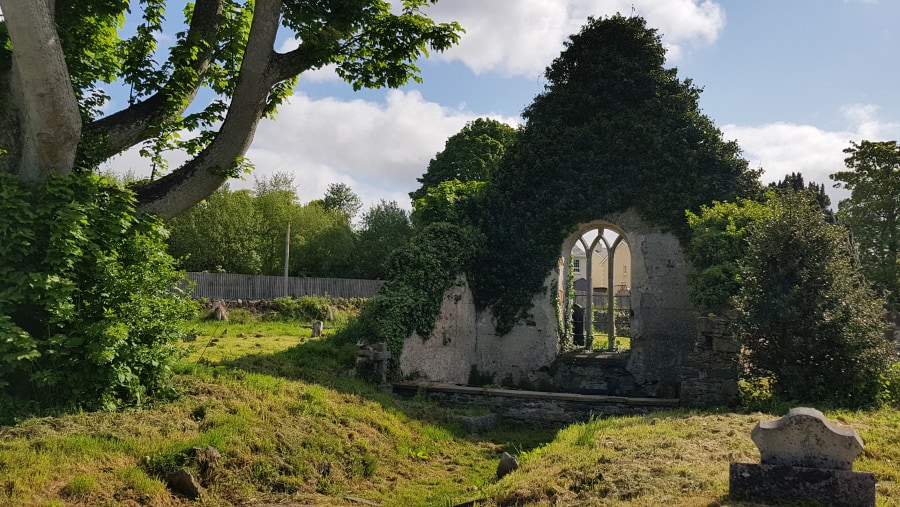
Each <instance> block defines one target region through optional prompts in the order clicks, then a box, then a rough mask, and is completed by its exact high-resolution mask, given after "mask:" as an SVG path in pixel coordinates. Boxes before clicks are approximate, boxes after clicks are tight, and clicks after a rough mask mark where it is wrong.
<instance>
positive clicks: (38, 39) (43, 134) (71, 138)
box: [0, 0, 81, 180]
mask: <svg viewBox="0 0 900 507" xmlns="http://www.w3.org/2000/svg"><path fill="white" fill-rule="evenodd" d="M0 9H2V10H3V13H4V17H5V20H6V26H7V29H8V30H9V38H10V40H11V42H12V46H13V61H12V72H11V74H10V78H9V79H10V88H11V95H12V96H11V97H10V104H12V107H11V108H10V109H7V110H6V111H4V113H6V114H4V118H3V123H9V122H14V123H15V124H16V125H15V127H16V128H17V130H18V135H17V136H16V137H17V138H18V140H19V142H18V143H16V144H17V145H18V146H11V148H12V149H11V150H10V153H9V154H7V155H6V156H9V157H11V158H12V159H11V160H8V161H5V162H6V164H4V165H5V166H6V167H7V168H13V170H14V172H17V173H18V175H19V177H20V178H22V179H25V180H40V179H44V178H46V177H48V176H50V175H51V174H61V175H65V174H69V173H70V172H72V166H73V164H74V162H75V153H76V150H77V148H78V142H79V140H80V139H81V115H80V113H79V111H78V101H77V99H76V97H75V92H74V91H73V90H72V81H71V79H69V70H68V68H67V67H66V61H65V57H64V55H63V50H62V46H61V45H60V41H59V37H58V35H57V32H56V25H55V23H54V20H53V12H52V9H51V1H50V0H0ZM35 62H39V64H37V65H36V64H35ZM10 115H12V116H10Z"/></svg>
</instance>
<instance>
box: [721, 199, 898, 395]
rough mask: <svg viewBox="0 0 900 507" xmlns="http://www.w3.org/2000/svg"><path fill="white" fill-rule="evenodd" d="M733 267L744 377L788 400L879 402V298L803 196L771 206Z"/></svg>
mask: <svg viewBox="0 0 900 507" xmlns="http://www.w3.org/2000/svg"><path fill="white" fill-rule="evenodd" d="M768 206H769V207H770V214H769V216H768V217H767V218H766V219H765V220H762V221H759V222H755V223H753V224H751V225H749V226H748V240H747V249H746V252H745V254H744V255H743V257H742V258H741V261H740V267H741V270H740V276H741V286H740V291H739V293H738V296H737V298H736V299H735V303H736V307H737V309H738V310H740V313H741V318H740V320H739V323H738V324H739V326H738V329H739V335H740V337H741V338H742V342H743V345H744V346H745V347H746V349H747V350H748V351H749V352H748V354H749V355H748V359H749V362H750V365H751V366H752V372H753V373H755V374H757V375H763V376H771V377H773V378H774V380H775V383H774V389H775V392H776V394H778V395H780V396H781V397H782V398H786V399H796V400H800V401H805V402H810V401H813V402H817V403H827V404H834V405H839V406H847V407H858V406H864V405H870V404H873V403H875V402H877V401H878V400H879V398H880V397H881V396H882V392H883V390H884V385H883V382H882V377H883V375H884V373H885V372H886V371H888V370H889V368H890V366H891V361H892V358H893V355H894V352H893V350H892V347H891V346H890V344H889V343H888V342H887V341H886V340H885V339H884V335H883V329H882V327H883V322H882V317H883V315H884V302H883V301H882V300H881V299H879V298H878V297H876V296H875V294H874V293H873V291H872V290H871V289H870V288H869V287H868V285H866V283H865V281H864V280H863V278H862V275H861V273H860V268H859V265H858V264H854V263H853V262H851V255H850V252H849V250H848V245H849V241H848V238H847V232H846V230H844V229H843V228H841V227H839V226H836V225H833V224H830V223H828V222H826V221H825V218H824V217H823V215H822V213H821V212H820V210H819V209H818V207H817V206H814V205H811V204H810V200H809V199H808V198H807V197H806V196H805V195H804V194H801V193H783V194H779V195H777V196H776V197H774V198H772V199H770V200H769V204H768Z"/></svg>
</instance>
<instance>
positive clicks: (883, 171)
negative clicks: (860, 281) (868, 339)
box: [831, 141, 900, 310]
mask: <svg viewBox="0 0 900 507" xmlns="http://www.w3.org/2000/svg"><path fill="white" fill-rule="evenodd" d="M844 153H847V154H848V156H847V158H846V159H844V162H845V164H846V165H847V169H848V170H847V171H839V172H837V173H834V174H832V175H831V179H832V180H834V181H835V182H836V185H837V186H840V187H841V188H845V189H847V190H849V191H850V192H851V194H850V197H849V198H848V199H844V200H842V201H841V202H840V203H838V218H839V219H840V220H841V222H842V223H844V224H846V225H847V226H848V227H849V228H850V230H851V231H853V239H854V241H855V242H856V244H857V246H858V252H859V258H860V262H861V263H862V266H863V271H864V272H865V274H866V277H867V278H868V279H869V281H870V282H871V283H872V284H873V285H874V287H875V289H876V290H877V291H878V292H879V293H880V294H881V295H882V297H884V298H885V299H886V300H887V302H888V304H889V305H890V307H891V308H892V309H894V310H898V309H900V200H898V199H897V196H898V195H900V144H898V143H897V141H880V142H879V141H861V142H859V143H855V142H851V143H850V147H848V148H847V149H845V150H844Z"/></svg>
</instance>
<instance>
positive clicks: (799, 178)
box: [769, 172, 834, 220]
mask: <svg viewBox="0 0 900 507" xmlns="http://www.w3.org/2000/svg"><path fill="white" fill-rule="evenodd" d="M769 188H772V189H775V190H779V191H785V190H787V191H794V192H807V193H808V194H809V195H810V196H811V197H812V198H813V199H815V202H816V204H817V205H818V206H819V209H821V210H822V213H823V214H825V217H826V218H828V219H829V220H832V219H833V218H834V213H832V212H831V209H830V206H831V198H830V197H828V194H826V193H825V185H824V184H817V183H815V182H812V181H810V182H809V184H807V183H806V182H805V181H804V180H803V175H802V174H800V173H793V172H792V173H790V174H786V175H785V176H784V178H783V179H781V181H776V182H772V183H769Z"/></svg>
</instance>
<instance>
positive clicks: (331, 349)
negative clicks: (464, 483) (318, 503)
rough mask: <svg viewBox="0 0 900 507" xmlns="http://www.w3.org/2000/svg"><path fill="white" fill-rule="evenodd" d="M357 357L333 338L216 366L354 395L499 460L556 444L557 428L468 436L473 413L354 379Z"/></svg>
mask: <svg viewBox="0 0 900 507" xmlns="http://www.w3.org/2000/svg"><path fill="white" fill-rule="evenodd" d="M356 355H357V348H356V344H355V343H348V342H347V340H345V339H341V336H340V335H332V336H327V337H324V338H322V339H315V340H308V341H305V342H302V343H300V344H298V345H295V346H293V347H291V348H289V349H286V350H283V351H280V352H274V353H259V354H249V355H246V356H242V357H239V358H235V359H230V360H226V361H222V362H219V363H216V365H217V366H223V367H225V368H228V369H232V370H240V371H245V372H248V373H256V374H263V375H270V376H274V377H280V378H284V379H288V380H298V381H302V382H307V383H312V384H318V385H321V386H323V387H327V388H329V389H333V390H335V391H338V392H341V393H345V394H353V395H356V396H359V397H361V398H365V399H367V400H371V401H374V402H376V403H378V404H379V405H381V406H382V407H383V408H384V409H386V410H396V411H397V412H400V413H402V414H404V415H405V416H406V417H409V418H411V419H415V420H418V421H421V422H424V423H427V424H430V425H433V426H437V427H440V428H441V429H444V430H446V431H448V432H450V433H451V434H452V435H454V436H455V437H457V438H466V439H470V440H472V441H488V442H491V443H493V444H495V445H496V446H498V447H499V450H498V451H497V454H498V455H499V453H502V452H510V453H520V452H522V451H531V450H533V449H535V448H536V447H539V446H541V445H543V444H545V443H548V442H550V441H552V440H553V438H554V437H555V436H556V432H557V430H558V428H546V429H529V428H521V427H497V428H493V429H490V430H485V431H483V432H481V433H479V434H469V433H467V432H466V431H465V430H464V429H463V427H462V425H461V424H460V423H459V417H460V416H462V415H468V414H470V413H471V410H469V411H465V410H461V409H453V408H448V407H445V406H441V405H439V404H437V403H435V402H433V401H431V400H429V399H427V397H425V396H424V395H417V396H414V397H412V398H403V397H400V396H395V395H393V394H391V393H389V392H386V391H384V390H382V389H381V388H379V387H378V386H376V385H373V384H371V383H369V382H366V381H365V380H363V379H360V378H357V377H355V376H353V372H352V370H353V368H354V366H355V362H356ZM485 457H489V456H485Z"/></svg>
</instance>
